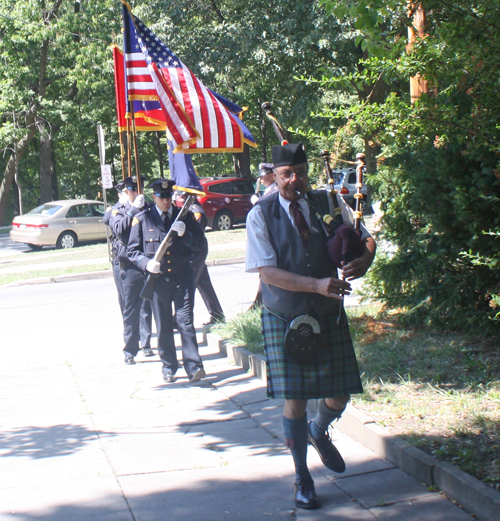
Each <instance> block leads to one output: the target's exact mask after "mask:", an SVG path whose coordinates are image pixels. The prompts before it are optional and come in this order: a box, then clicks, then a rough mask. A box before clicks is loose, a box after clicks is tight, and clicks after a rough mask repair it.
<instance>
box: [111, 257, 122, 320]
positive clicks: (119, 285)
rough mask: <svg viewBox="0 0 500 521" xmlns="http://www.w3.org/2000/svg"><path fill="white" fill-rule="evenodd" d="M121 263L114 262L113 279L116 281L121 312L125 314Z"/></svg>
mask: <svg viewBox="0 0 500 521" xmlns="http://www.w3.org/2000/svg"><path fill="white" fill-rule="evenodd" d="M121 271H122V270H121V269H120V263H119V262H118V261H117V260H114V261H113V279H114V281H115V286H116V291H117V292H118V304H120V311H121V312H122V313H123V306H124V298H123V284H122V278H121Z"/></svg>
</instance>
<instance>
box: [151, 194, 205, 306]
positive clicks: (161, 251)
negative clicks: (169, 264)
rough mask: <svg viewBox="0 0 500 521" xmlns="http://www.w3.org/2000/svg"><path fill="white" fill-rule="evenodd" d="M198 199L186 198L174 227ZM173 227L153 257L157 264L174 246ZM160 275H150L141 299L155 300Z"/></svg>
mask: <svg viewBox="0 0 500 521" xmlns="http://www.w3.org/2000/svg"><path fill="white" fill-rule="evenodd" d="M195 198H196V195H194V194H188V196H187V197H186V200H185V202H184V206H183V207H182V208H181V211H180V212H179V214H178V215H177V217H176V218H175V221H174V222H173V223H172V226H173V225H174V224H175V223H176V222H177V221H182V220H183V219H184V217H185V215H186V214H187V212H188V211H189V208H190V207H191V205H192V204H193V202H194V200H195ZM172 226H171V227H170V230H169V231H168V233H167V235H165V238H164V239H163V241H162V242H161V244H160V247H159V248H158V250H157V251H156V253H155V256H154V257H153V260H155V261H157V262H161V260H162V259H163V257H164V255H165V253H166V252H167V250H168V248H169V247H170V245H171V244H172V241H173V239H174V235H173V234H174V233H177V232H176V231H174V230H172ZM158 275H159V273H148V276H147V277H146V282H145V283H144V287H143V288H142V292H141V298H143V299H146V300H153V294H154V288H155V282H156V279H157V278H158Z"/></svg>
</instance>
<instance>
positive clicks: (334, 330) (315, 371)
mask: <svg viewBox="0 0 500 521" xmlns="http://www.w3.org/2000/svg"><path fill="white" fill-rule="evenodd" d="M337 309H338V308H337ZM319 323H320V326H321V336H322V339H321V340H322V343H323V346H325V347H324V348H323V350H322V351H321V352H320V353H319V354H318V356H317V360H316V361H315V363H312V364H300V363H298V362H294V361H293V360H292V359H291V358H290V357H289V356H288V355H287V354H286V353H285V350H284V347H283V344H284V337H285V332H286V327H287V323H286V322H285V321H284V320H282V319H280V318H278V317H277V316H275V315H273V314H272V313H270V312H269V311H267V310H266V309H263V310H262V334H263V336H264V344H265V348H266V354H267V395H268V396H269V397H270V398H285V399H288V400H292V399H293V400H310V399H320V398H334V397H336V396H347V395H349V394H356V393H362V392H363V386H362V384H361V379H360V377H359V369H358V364H357V361H356V355H355V353H354V347H353V345H352V340H351V333H350V331H349V324H348V322H347V317H346V316H345V313H344V317H343V320H342V324H340V325H338V324H337V312H334V313H330V314H328V315H327V316H326V317H324V318H323V319H321V320H320V321H319Z"/></svg>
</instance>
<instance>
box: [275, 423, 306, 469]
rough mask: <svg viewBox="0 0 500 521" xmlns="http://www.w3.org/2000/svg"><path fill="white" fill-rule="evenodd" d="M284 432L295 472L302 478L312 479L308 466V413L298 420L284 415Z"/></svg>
mask: <svg viewBox="0 0 500 521" xmlns="http://www.w3.org/2000/svg"><path fill="white" fill-rule="evenodd" d="M282 420H283V434H284V435H285V438H286V444H287V447H288V448H289V449H290V452H291V453H292V457H293V462H294V463H295V473H296V474H297V477H298V478H300V479H310V478H311V474H309V469H308V468H307V429H308V426H307V414H304V416H303V417H302V418H299V419H298V420H292V419H290V418H286V417H285V416H283V418H282Z"/></svg>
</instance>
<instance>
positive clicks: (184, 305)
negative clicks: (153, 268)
mask: <svg viewBox="0 0 500 521" xmlns="http://www.w3.org/2000/svg"><path fill="white" fill-rule="evenodd" d="M194 289H195V288H194V279H193V276H192V274H191V275H189V276H187V277H183V278H182V279H180V280H179V279H176V280H175V281H173V280H171V279H167V278H165V277H164V276H163V275H161V274H160V275H159V276H158V277H157V279H156V282H155V291H154V295H153V302H152V306H153V315H154V317H155V322H156V330H157V333H158V354H159V355H160V358H161V361H162V363H163V368H162V372H163V374H164V375H167V374H175V372H176V371H177V369H178V367H179V364H178V362H177V354H176V349H175V341H174V330H173V320H172V303H173V305H174V309H175V314H176V319H177V330H178V331H179V334H180V336H181V341H182V360H183V364H184V369H185V371H186V373H187V375H188V376H190V375H191V374H193V372H194V371H195V370H196V369H197V368H198V367H203V363H202V361H201V357H200V354H199V353H198V342H197V340H196V330H195V328H194V324H193V304H194Z"/></svg>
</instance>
